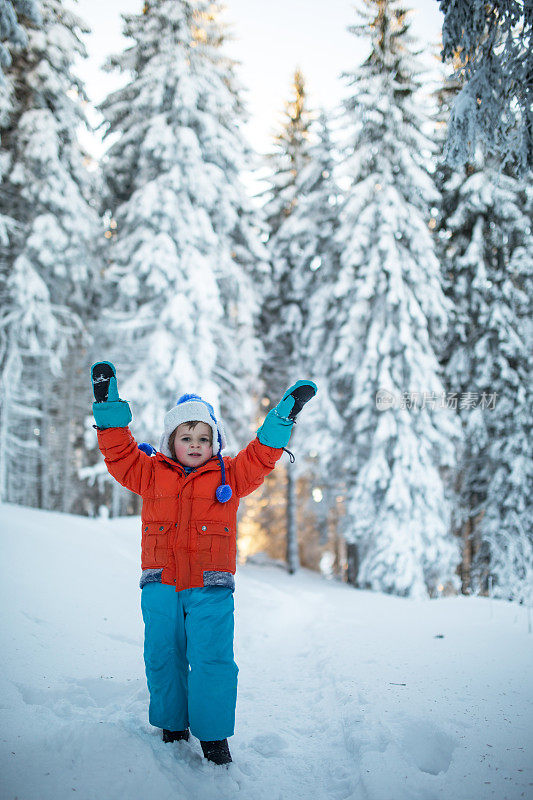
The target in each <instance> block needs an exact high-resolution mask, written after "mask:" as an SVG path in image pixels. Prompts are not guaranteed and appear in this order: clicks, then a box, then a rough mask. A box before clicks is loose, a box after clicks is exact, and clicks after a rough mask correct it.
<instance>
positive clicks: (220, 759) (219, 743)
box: [200, 739, 232, 764]
mask: <svg viewBox="0 0 533 800" xmlns="http://www.w3.org/2000/svg"><path fill="white" fill-rule="evenodd" d="M200 744H201V745H202V750H203V753H204V756H205V757H206V758H207V760H208V761H213V762H214V763H215V764H229V762H230V761H231V760H232V759H231V754H230V751H229V747H228V740H227V739H216V740H215V741H213V742H200Z"/></svg>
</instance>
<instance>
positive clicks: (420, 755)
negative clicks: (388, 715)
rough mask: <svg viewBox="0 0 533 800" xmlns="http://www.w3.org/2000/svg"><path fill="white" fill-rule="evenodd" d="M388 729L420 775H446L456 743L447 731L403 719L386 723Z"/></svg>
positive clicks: (413, 719)
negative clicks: (444, 773)
mask: <svg viewBox="0 0 533 800" xmlns="http://www.w3.org/2000/svg"><path fill="white" fill-rule="evenodd" d="M388 728H389V729H390V730H391V731H392V733H393V734H394V738H395V739H396V742H397V744H398V746H399V747H400V749H401V750H402V751H403V753H404V755H405V756H407V758H408V759H409V760H410V761H411V762H414V764H415V765H416V766H417V767H418V769H419V770H420V771H421V772H427V773H429V774H430V775H438V774H439V773H441V772H447V770H448V769H449V767H450V764H451V762H452V758H453V751H454V749H455V748H456V747H457V741H456V740H455V739H454V738H453V736H450V735H449V734H448V733H446V731H443V730H442V729H440V728H438V727H437V726H436V725H434V724H433V723H431V722H429V721H428V720H425V719H421V718H420V717H413V716H409V715H407V714H406V715H402V716H399V717H397V718H396V720H394V721H392V720H388Z"/></svg>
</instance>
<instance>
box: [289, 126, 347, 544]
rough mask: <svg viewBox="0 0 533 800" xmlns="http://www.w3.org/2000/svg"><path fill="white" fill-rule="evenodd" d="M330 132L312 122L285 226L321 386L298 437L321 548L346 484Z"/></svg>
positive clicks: (306, 367) (303, 339)
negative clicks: (335, 334)
mask: <svg viewBox="0 0 533 800" xmlns="http://www.w3.org/2000/svg"><path fill="white" fill-rule="evenodd" d="M330 127H331V126H330V123H329V120H328V117H327V115H326V112H325V111H321V112H320V113H319V115H318V118H317V119H316V121H314V122H313V123H312V124H311V127H310V133H311V135H312V137H313V141H312V143H311V145H310V147H309V161H308V163H307V164H306V165H305V166H304V167H303V168H302V169H301V171H300V172H299V174H298V176H297V182H296V189H297V202H296V204H295V206H294V209H293V211H292V213H291V214H290V216H289V217H288V218H287V220H286V221H285V222H284V223H283V228H284V231H285V234H284V235H285V238H286V241H287V242H290V252H291V260H292V264H293V272H294V275H295V276H296V277H297V279H298V281H299V284H300V289H299V295H300V304H301V306H302V307H303V308H304V309H305V310H304V313H303V314H302V324H301V329H300V332H299V334H298V333H297V332H296V331H295V335H296V336H297V337H298V351H299V356H298V361H299V370H300V373H299V374H301V375H307V376H309V377H310V378H312V379H313V380H315V382H317V384H318V387H319V391H318V394H317V396H316V398H314V400H313V402H312V403H310V404H309V405H308V406H307V407H306V409H305V414H302V415H301V418H300V419H299V421H298V427H297V428H296V430H295V433H294V439H295V440H296V444H297V450H298V456H299V458H298V461H297V462H296V464H295V467H294V471H295V473H296V475H297V477H298V478H300V477H301V476H303V475H304V474H305V477H306V480H307V482H310V485H311V486H312V487H313V491H312V492H311V493H309V492H308V493H307V495H306V502H307V504H308V505H309V506H310V509H311V512H312V514H313V515H314V516H315V517H316V520H317V526H318V529H319V540H320V544H322V545H324V544H325V543H326V542H327V538H328V518H329V513H330V511H331V506H332V504H334V503H335V502H336V497H337V496H338V495H339V494H340V492H341V487H342V483H343V479H344V470H343V467H342V461H341V460H338V459H337V458H336V457H335V454H336V449H337V443H338V439H339V435H340V432H341V429H342V421H341V418H340V416H339V414H338V413H337V410H336V409H335V407H334V406H333V404H332V403H331V398H330V395H329V392H328V382H327V375H328V372H329V365H330V363H331V352H328V345H329V344H330V343H331V332H332V330H334V329H335V327H336V319H337V308H336V302H335V300H334V298H333V297H332V293H331V287H332V285H333V284H334V282H335V278H336V276H337V273H338V268H339V252H338V247H337V242H336V231H337V227H338V207H339V204H340V202H341V197H342V193H341V190H340V188H339V186H338V185H337V183H336V182H335V178H334V175H335V168H336V159H335V145H334V142H333V139H332V135H331V130H330ZM298 276H299V277H298Z"/></svg>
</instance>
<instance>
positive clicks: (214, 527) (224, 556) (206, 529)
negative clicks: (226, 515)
mask: <svg viewBox="0 0 533 800" xmlns="http://www.w3.org/2000/svg"><path fill="white" fill-rule="evenodd" d="M196 533H197V542H198V552H199V553H210V554H211V556H210V563H211V564H212V565H213V566H215V567H219V568H222V569H224V568H226V566H227V563H228V559H229V558H230V555H231V553H232V552H233V550H234V549H235V530H234V529H232V527H231V525H228V523H226V522H197V523H196Z"/></svg>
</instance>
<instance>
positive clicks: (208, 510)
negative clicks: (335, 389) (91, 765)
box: [91, 362, 316, 764]
mask: <svg viewBox="0 0 533 800" xmlns="http://www.w3.org/2000/svg"><path fill="white" fill-rule="evenodd" d="M91 376H92V380H93V387H94V395H95V402H94V403H93V414H94V418H95V421H96V426H95V427H96V429H97V431H98V444H99V447H100V450H101V452H102V454H103V455H104V457H105V463H106V466H107V469H108V470H109V472H110V473H111V475H112V476H113V477H114V478H116V480H117V481H119V483H121V484H122V485H123V486H126V487H127V488H128V489H130V490H131V491H132V492H135V493H136V494H139V495H141V497H142V498H143V507H142V543H141V550H142V556H141V567H142V575H141V582H140V587H141V590H142V594H141V609H142V614H143V620H144V624H145V640H144V660H145V666H146V678H147V683H148V690H149V693H150V706H149V720H150V723H151V724H152V725H154V726H156V727H159V728H162V729H163V740H164V741H165V742H172V741H176V740H179V739H186V740H188V738H189V728H190V730H191V733H193V735H194V736H196V737H197V738H198V739H200V744H201V747H202V751H203V753H204V756H205V757H206V758H207V759H209V760H210V761H213V762H215V763H216V764H227V763H229V762H230V761H231V755H230V751H229V747H228V742H227V738H228V736H233V733H234V727H235V705H236V701H237V674H238V667H237V665H236V664H235V661H234V657H233V611H234V602H233V591H234V588H235V583H234V575H235V568H236V518H237V508H238V506H239V500H240V498H241V497H244V496H245V495H247V494H250V492H253V491H254V489H257V487H258V486H260V485H261V484H262V482H263V480H264V478H265V476H266V475H267V474H268V473H269V472H270V471H271V470H272V469H273V468H274V466H275V464H276V462H277V461H278V459H279V458H280V457H281V455H282V453H283V449H284V448H285V447H286V445H287V444H288V443H289V438H290V435H291V431H292V426H293V424H294V422H295V420H296V416H297V414H298V413H299V411H300V410H301V409H302V407H303V405H304V404H305V403H306V402H307V401H308V400H310V399H311V397H313V395H314V394H315V393H316V386H315V384H314V383H313V382H312V381H298V382H297V383H295V384H294V385H293V386H291V387H290V389H288V390H287V392H285V394H284V395H283V398H282V400H281V401H280V403H278V405H277V406H276V408H274V409H272V411H270V412H269V413H268V414H267V416H266V419H265V421H264V423H263V425H262V426H261V428H259V430H258V431H257V437H256V438H255V439H254V440H253V441H252V442H250V444H249V445H248V446H247V447H246V448H245V449H244V450H242V451H241V452H240V453H238V455H237V456H236V457H235V458H222V456H221V451H222V450H223V449H224V447H225V446H226V440H225V434H224V428H223V426H222V423H221V421H220V420H217V419H216V417H215V413H214V410H213V407H212V406H211V405H210V404H209V403H207V402H206V401H205V400H202V398H201V397H199V396H198V395H194V394H188V395H183V396H182V397H180V399H179V400H178V402H177V404H176V405H175V406H174V408H172V409H171V410H170V411H169V412H168V413H167V414H166V415H165V419H164V431H163V434H162V436H161V441H160V444H159V452H156V451H155V450H153V448H150V446H149V445H148V446H146V445H139V446H138V445H137V443H136V442H135V440H134V438H133V436H132V435H131V433H130V430H129V428H128V424H129V423H130V422H131V419H132V416H131V411H130V407H129V405H128V403H127V402H125V401H124V400H120V398H119V396H118V389H117V382H116V372H115V368H114V366H113V365H112V364H110V363H109V362H99V363H98V364H94V365H93V367H92V369H91ZM147 451H148V452H147ZM149 452H151V455H150V454H149Z"/></svg>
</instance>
